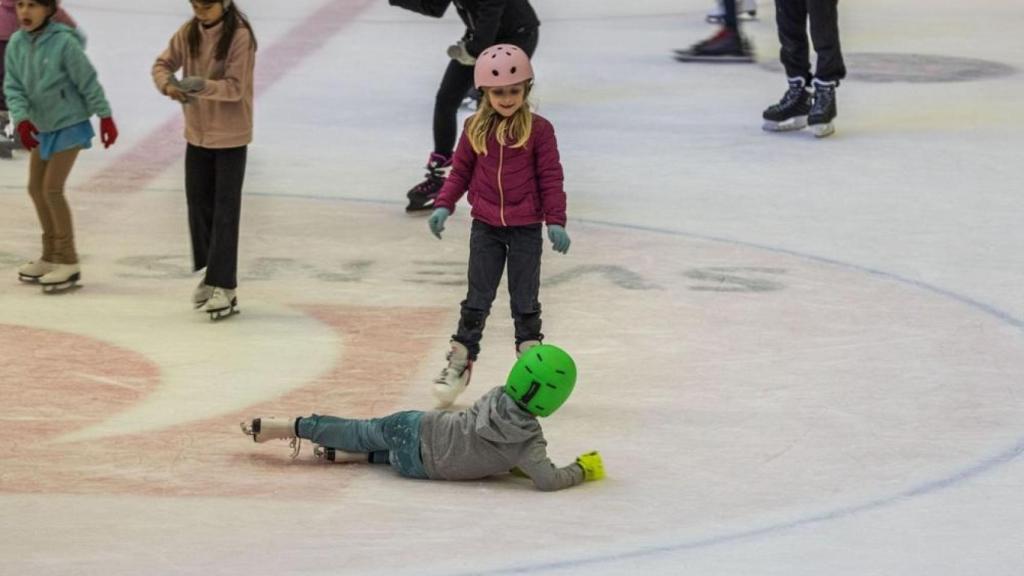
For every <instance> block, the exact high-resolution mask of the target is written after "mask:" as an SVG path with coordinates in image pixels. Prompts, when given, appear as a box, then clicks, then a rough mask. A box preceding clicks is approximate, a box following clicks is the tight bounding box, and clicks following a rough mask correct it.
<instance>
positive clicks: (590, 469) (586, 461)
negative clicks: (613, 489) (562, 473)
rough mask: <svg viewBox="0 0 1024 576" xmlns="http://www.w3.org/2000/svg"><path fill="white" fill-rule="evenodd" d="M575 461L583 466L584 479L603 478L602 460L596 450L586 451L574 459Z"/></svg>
mask: <svg viewBox="0 0 1024 576" xmlns="http://www.w3.org/2000/svg"><path fill="white" fill-rule="evenodd" d="M576 463H577V464H579V465H580V468H583V479H584V480H600V479H601V478H604V462H602V461H601V455H600V454H598V453H597V451H596V450H595V451H593V452H587V453H586V454H583V455H581V456H580V457H579V458H577V459H576Z"/></svg>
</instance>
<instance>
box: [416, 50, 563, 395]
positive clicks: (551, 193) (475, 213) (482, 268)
mask: <svg viewBox="0 0 1024 576" xmlns="http://www.w3.org/2000/svg"><path fill="white" fill-rule="evenodd" d="M474 77H475V83H476V86H477V88H480V89H482V90H483V91H484V97H483V98H482V99H481V102H480V108H479V109H478V110H477V112H476V114H474V115H473V116H472V117H470V118H469V120H468V121H467V122H466V126H465V129H464V130H463V132H462V138H461V139H460V140H459V144H458V147H457V148H456V150H455V157H454V159H453V160H452V171H451V173H450V174H449V175H448V179H447V180H446V181H445V183H444V186H443V187H442V188H441V191H440V192H439V193H438V196H437V200H436V201H435V203H434V206H435V208H434V212H433V213H432V214H431V215H430V219H429V225H430V230H431V232H433V234H434V235H435V236H437V237H438V238H440V237H441V232H442V231H443V230H444V222H445V220H446V219H447V218H448V216H450V215H451V213H452V212H454V211H455V205H456V204H457V203H458V201H459V199H460V198H462V195H463V194H465V193H466V192H467V191H468V192H469V203H470V205H471V206H472V210H471V212H470V215H471V216H472V217H473V228H472V232H471V234H470V241H469V291H468V294H467V295H466V299H465V300H463V301H462V311H461V317H460V319H459V325H458V329H457V331H456V333H455V335H453V336H452V342H451V352H449V353H448V365H447V366H446V367H445V368H444V370H442V371H441V374H440V376H438V377H437V379H436V380H435V381H434V396H435V397H436V398H437V402H438V406H439V407H441V408H444V407H447V406H449V405H451V403H452V402H454V401H455V398H456V397H457V396H458V395H459V394H460V393H462V391H463V390H465V389H466V385H467V384H469V379H470V375H471V374H472V368H473V362H474V361H475V360H476V357H477V354H479V352H480V339H481V338H482V337H483V330H484V324H485V322H486V320H487V316H488V315H489V314H490V310H491V303H492V302H494V297H495V295H496V294H497V290H498V284H499V283H500V282H501V276H502V274H503V272H504V270H505V267H506V264H507V266H508V291H509V296H510V297H511V300H512V302H511V304H512V319H513V320H514V322H515V330H516V351H517V353H518V354H522V353H523V352H524V351H525V350H526V349H528V348H530V347H532V346H535V345H537V344H539V343H540V342H541V340H542V339H543V338H544V335H543V334H541V331H540V328H541V320H540V302H539V301H538V300H537V294H538V292H539V291H540V257H541V251H542V248H543V244H544V240H543V235H542V230H541V226H542V224H545V223H546V224H547V227H548V238H549V239H550V240H551V243H552V246H553V247H554V249H555V251H556V252H561V253H563V254H564V253H566V252H567V251H568V250H569V235H568V234H567V233H566V231H565V190H564V189H563V188H562V182H563V175H562V164H561V161H560V160H559V157H558V143H557V142H556V140H555V130H554V128H553V127H552V126H551V123H550V122H548V121H547V120H545V119H544V118H541V117H540V116H538V115H536V114H534V113H532V112H531V111H530V104H529V101H528V100H527V98H528V97H529V95H530V89H531V88H532V86H533V68H532V67H531V65H530V58H529V56H527V54H526V53H525V52H524V51H523V50H521V49H520V48H517V47H516V46H513V45H511V44H498V45H496V46H491V47H490V48H488V49H486V50H484V51H483V52H481V53H480V56H479V57H478V58H477V60H476V65H475V69H474Z"/></svg>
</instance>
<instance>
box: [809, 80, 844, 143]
mask: <svg viewBox="0 0 1024 576" xmlns="http://www.w3.org/2000/svg"><path fill="white" fill-rule="evenodd" d="M813 84H814V104H813V105H812V106H811V112H810V114H808V115H807V122H808V124H810V125H811V132H813V133H814V136H815V137H816V138H825V137H826V136H831V135H832V134H833V133H834V132H835V131H836V128H835V126H834V125H833V124H832V121H833V120H835V117H836V86H837V84H836V83H835V82H822V81H821V80H818V79H817V78H815V79H814V82H813Z"/></svg>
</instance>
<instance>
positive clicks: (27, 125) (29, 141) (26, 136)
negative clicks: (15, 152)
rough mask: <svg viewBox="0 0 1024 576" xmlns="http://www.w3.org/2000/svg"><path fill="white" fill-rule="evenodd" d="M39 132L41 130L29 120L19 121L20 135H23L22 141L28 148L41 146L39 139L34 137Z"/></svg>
mask: <svg viewBox="0 0 1024 576" xmlns="http://www.w3.org/2000/svg"><path fill="white" fill-rule="evenodd" d="M38 133H39V130H37V129H36V125H35V124H33V123H31V122H29V121H28V120H22V121H21V122H19V123H18V136H20V137H21V143H22V144H23V145H24V146H25V149H26V150H31V149H33V148H35V147H36V146H39V141H38V140H36V139H35V138H33V137H32V135H33V134H38Z"/></svg>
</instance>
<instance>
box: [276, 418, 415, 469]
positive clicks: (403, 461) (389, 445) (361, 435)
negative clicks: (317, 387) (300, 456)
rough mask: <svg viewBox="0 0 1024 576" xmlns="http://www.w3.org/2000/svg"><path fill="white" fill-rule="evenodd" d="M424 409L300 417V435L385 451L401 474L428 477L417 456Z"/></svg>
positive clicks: (337, 444)
mask: <svg viewBox="0 0 1024 576" xmlns="http://www.w3.org/2000/svg"><path fill="white" fill-rule="evenodd" d="M422 418H423V412H420V411H418V410H409V411H406V412H396V413H394V414H392V415H390V416H385V417H384V418H373V419H371V420H354V419H348V418H338V417H336V416H318V415H316V414H313V415H312V416H310V417H308V418H299V423H298V426H297V429H296V431H297V432H298V435H299V438H303V439H306V440H311V441H313V442H314V443H316V444H319V445H321V446H326V447H328V448H334V449H335V450H344V451H346V452H363V453H373V452H381V451H386V452H387V453H388V460H389V461H390V463H391V467H392V468H394V469H395V470H396V471H398V473H399V474H401V475H402V476H407V477H409V478H421V479H422V478H427V471H426V469H424V467H423V459H422V457H421V456H420V420H421V419H422Z"/></svg>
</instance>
